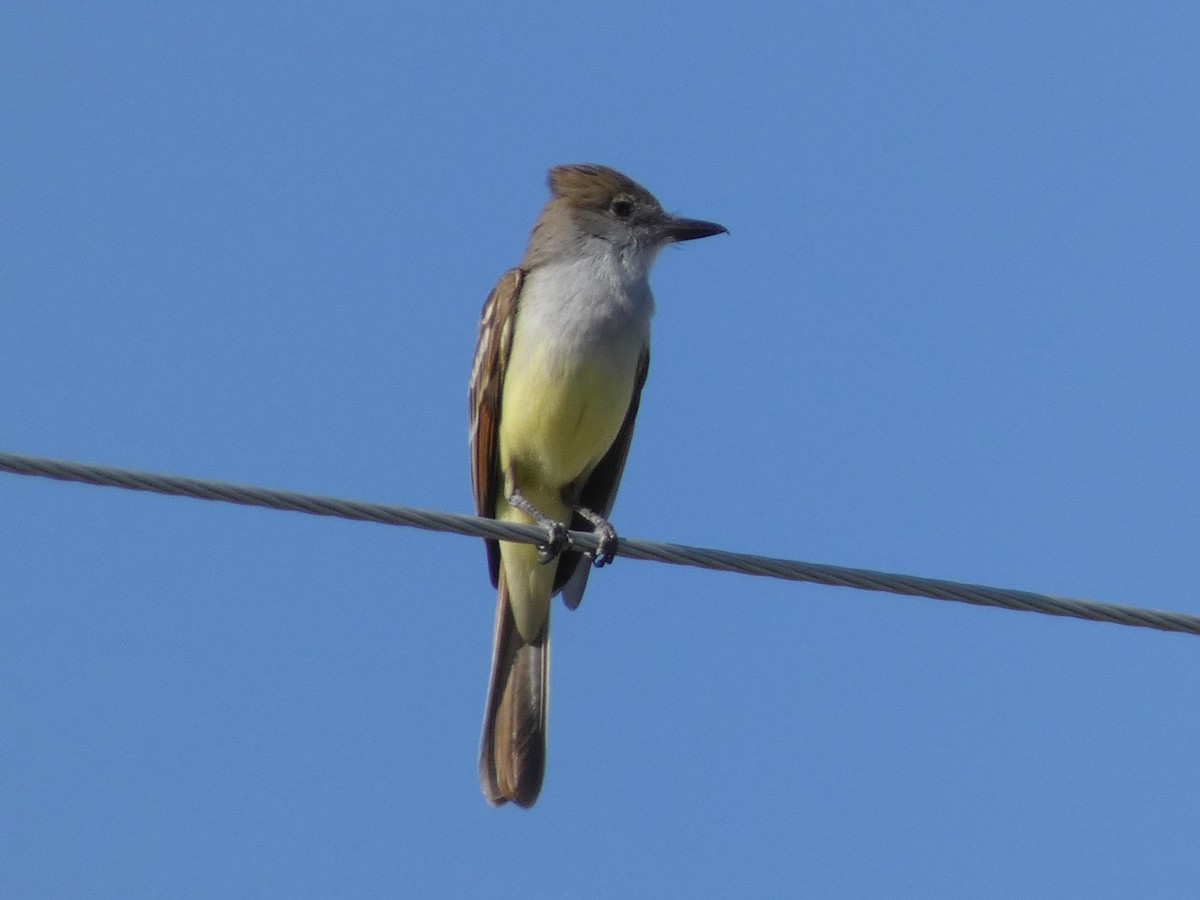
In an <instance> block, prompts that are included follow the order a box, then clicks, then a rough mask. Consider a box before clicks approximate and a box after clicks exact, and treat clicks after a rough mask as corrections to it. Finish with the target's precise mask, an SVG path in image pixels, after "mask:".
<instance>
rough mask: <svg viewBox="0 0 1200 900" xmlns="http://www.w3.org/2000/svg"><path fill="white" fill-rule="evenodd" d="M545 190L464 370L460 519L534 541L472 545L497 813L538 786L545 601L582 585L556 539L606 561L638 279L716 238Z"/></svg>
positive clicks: (644, 281)
mask: <svg viewBox="0 0 1200 900" xmlns="http://www.w3.org/2000/svg"><path fill="white" fill-rule="evenodd" d="M549 184H550V192H551V194H552V195H553V196H552V198H551V200H550V202H549V203H547V204H546V207H545V209H543V210H542V214H541V216H540V217H539V218H538V220H537V224H535V225H534V226H533V233H532V234H531V235H530V237H529V246H528V248H527V249H526V250H525V258H524V259H523V260H521V264H520V265H519V266H517V268H515V269H510V270H509V271H508V272H506V273H505V274H504V276H503V277H502V278H501V279H500V283H499V284H497V285H496V287H495V289H494V290H493V291H492V293H491V295H490V296H489V297H488V299H487V302H486V303H485V304H484V307H483V317H482V319H481V321H480V323H479V343H478V346H477V347H476V350H475V364H474V367H473V369H472V372H471V389H470V406H471V476H472V483H473V485H474V490H475V508H476V510H477V511H478V513H479V515H481V516H489V517H494V518H496V519H501V520H506V521H510V522H523V523H527V524H536V525H540V526H541V527H543V528H545V529H546V531H547V541H546V543H545V544H542V545H540V546H537V547H535V546H533V545H530V544H518V543H510V542H507V541H500V542H497V541H491V540H489V541H487V551H488V565H489V567H490V569H491V575H492V583H493V584H495V586H496V589H497V592H498V594H499V596H498V600H497V608H496V634H495V642H494V644H493V648H492V680H491V684H490V685H489V687H488V698H487V708H486V711H485V714H484V720H483V739H482V746H481V747H480V754H479V779H480V782H481V783H482V786H483V793H484V795H485V796H486V797H487V799H488V801H489V802H490V803H492V804H494V805H497V806H498V805H500V804H502V803H505V802H507V801H509V800H512V801H513V802H515V803H517V804H518V805H520V806H525V807H528V806H532V805H533V803H534V802H535V801H536V800H537V797H538V792H539V791H540V790H541V787H542V776H543V774H544V772H545V763H546V709H547V704H548V701H549V681H548V679H549V668H550V598H551V597H552V596H553V595H554V594H556V593H559V592H561V593H562V595H563V599H564V600H565V602H566V604H567V606H568V607H570V608H571V609H574V608H575V607H577V606H578V605H579V601H580V600H581V599H582V598H583V589H584V587H585V586H586V585H587V578H588V565H587V560H586V559H585V556H584V554H583V553H581V552H580V551H577V550H571V549H570V548H569V542H568V541H567V533H566V532H567V527H568V525H569V526H570V527H571V528H574V529H576V530H586V529H589V528H590V529H592V530H593V531H594V532H595V534H596V537H597V538H598V539H599V542H600V546H599V549H598V551H597V552H596V554H595V555H594V561H595V564H596V565H597V566H602V565H604V564H605V563H607V562H610V561H611V560H612V558H613V555H614V553H615V552H616V549H617V536H616V532H614V531H613V528H612V526H611V525H609V523H608V521H607V518H606V517H607V516H608V514H609V512H610V511H611V510H612V505H613V500H614V499H615V497H616V494H617V485H618V484H619V483H620V481H621V472H622V470H623V469H624V468H625V457H626V455H627V454H628V452H629V442H630V439H631V438H632V437H633V423H634V419H635V418H636V417H637V411H638V401H639V399H640V397H641V393H642V385H643V384H644V383H645V381H646V371H647V368H648V366H649V364H650V317H651V316H652V315H653V314H654V298H653V297H652V296H651V294H650V283H649V281H648V277H649V275H650V268H651V266H652V265H653V264H654V259H655V257H656V256H657V255H658V251H659V250H661V249H662V248H663V247H664V246H666V245H667V244H671V243H674V242H676V241H690V240H692V239H694V238H702V237H709V236H710V235H714V234H720V233H722V232H723V231H725V228H723V227H722V226H720V225H717V224H715V223H713V222H701V221H697V220H695V219H682V218H678V217H676V216H672V215H669V214H667V213H665V212H663V209H662V207H661V206H660V205H659V203H658V201H657V200H655V199H654V197H653V196H652V195H651V194H650V192H649V191H647V190H646V189H645V188H644V187H642V186H641V185H639V184H637V183H636V182H634V181H632V180H631V179H629V178H627V177H626V176H624V175H622V174H621V173H620V172H615V171H613V170H612V169H608V168H605V167H603V166H559V167H557V168H554V169H551V170H550V175H549Z"/></svg>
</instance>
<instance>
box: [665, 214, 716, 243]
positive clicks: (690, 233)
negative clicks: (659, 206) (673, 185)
mask: <svg viewBox="0 0 1200 900" xmlns="http://www.w3.org/2000/svg"><path fill="white" fill-rule="evenodd" d="M661 227H662V233H663V235H664V236H665V237H666V239H667V240H668V241H672V242H678V241H694V240H696V238H705V237H712V236H713V235H714V234H726V233H728V231H729V229H728V228H726V227H725V226H724V225H718V224H717V223H716V222H704V221H702V220H700V219H680V218H678V217H677V216H665V217H664V218H663V223H662V226H661Z"/></svg>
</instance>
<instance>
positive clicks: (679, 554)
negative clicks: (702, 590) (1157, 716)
mask: <svg viewBox="0 0 1200 900" xmlns="http://www.w3.org/2000/svg"><path fill="white" fill-rule="evenodd" d="M0 471H4V472H11V473H13V474H16V475H33V476H39V477H43V478H53V479H57V480H59V481H73V482H81V483H83V484H94V485H100V486H103V487H118V488H125V489H127V490H134V491H149V492H152V493H157V494H169V495H171V496H176V497H194V498H196V499H200V500H217V501H221V502H225V503H237V504H241V505H243V506H262V507H266V508H268V509H280V510H289V511H292V512H303V513H309V514H310V515H317V516H333V517H336V518H341V519H353V520H356V521H360V522H378V523H380V524H383V525H406V526H409V527H413V528H422V529H425V530H427V531H443V532H449V533H452V534H462V535H467V536H470V537H482V538H496V539H500V540H506V541H516V542H521V543H540V542H542V541H543V540H545V537H546V535H545V532H544V531H543V530H542V529H540V528H536V527H534V526H532V525H520V524H516V523H511V522H498V521H496V520H494V519H481V518H478V517H476V516H464V515H459V514H457V513H448V512H440V511H437V510H427V509H414V508H412V507H408V506H396V505H392V504H386V503H368V502H364V501H360V500H347V499H343V498H337V497H324V496H321V495H319V494H304V493H298V492H296V491H284V490H276V489H273V488H263V487H257V486H252V485H244V484H230V483H228V482H223V481H208V480H205V479H200V478H188V477H185V476H180V475H163V474H159V473H155V472H142V471H136V470H133V469H119V468H114V467H111V466H96V465H90V464H87V463H78V462H67V461H62V460H52V459H44V458H41V457H35V456H24V455H19V454H14V453H0ZM570 537H571V542H572V544H574V545H575V546H576V547H578V548H580V549H582V550H586V551H591V550H595V549H596V538H595V536H594V535H592V534H591V533H589V532H580V531H572V532H571V533H570ZM617 555H619V556H624V557H628V558H630V559H644V560H652V561H655V562H662V563H670V564H672V565H680V566H695V567H697V568H702V569H711V570H714V571H722V572H738V573H741V574H743V575H757V576H761V577H768V578H781V579H785V580H788V581H807V582H812V583H815V584H824V585H830V586H833V587H851V588H858V589H860V590H865V591H882V592H886V593H891V594H902V595H906V596H912V597H929V598H932V599H934V600H954V601H957V602H959V603H970V604H974V605H977V606H995V607H1000V608H1002V609H1012V610H1020V611H1022V612H1037V613H1042V614H1044V615H1051V616H1069V617H1072V618H1076V619H1088V620H1091V621H1095V622H1111V623H1113V624H1116V625H1130V626H1135V627H1139V628H1155V629H1158V630H1160V631H1174V632H1180V633H1183V634H1194V635H1200V616H1194V615H1188V614H1186V613H1178V612H1166V611H1160V610H1153V609H1144V608H1142V607H1137V606H1124V605H1119V604H1114V603H1100V602H1097V601H1094V600H1080V599H1075V598H1070V597H1055V596H1051V595H1048V594H1039V593H1034V592H1032V591H1018V590H1012V589H1009V588H996V587H987V586H985V585H979V584H964V583H962V582H957V581H946V580H943V579H940V578H923V577H920V576H916V575H900V574H896V573H892V572H877V571H872V570H870V569H852V568H846V567H844V566H832V565H825V564H822V563H809V562H801V561H799V560H793V559H778V558H774V557H768V556H755V555H752V554H746V553H734V552H731V551H728V550H714V549H709V548H705V547H688V546H685V545H681V544H664V543H659V542H655V541H639V540H633V539H630V538H621V541H620V547H619V550H618V554H617Z"/></svg>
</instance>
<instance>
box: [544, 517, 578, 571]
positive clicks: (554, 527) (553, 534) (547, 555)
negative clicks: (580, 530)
mask: <svg viewBox="0 0 1200 900" xmlns="http://www.w3.org/2000/svg"><path fill="white" fill-rule="evenodd" d="M541 525H542V526H543V527H544V528H545V529H546V534H547V535H548V537H549V540H547V541H546V543H544V544H538V545H537V552H538V562H540V563H541V564H542V565H546V563H548V562H552V561H553V560H555V559H557V558H558V555H559V554H560V553H562V552H563V550H565V549H566V548H567V545H568V544H569V543H571V537H570V535H568V534H567V526H566V525H564V524H563V523H562V522H555V521H554V520H553V519H551V520H549V522H548V523H547V522H542V523H541Z"/></svg>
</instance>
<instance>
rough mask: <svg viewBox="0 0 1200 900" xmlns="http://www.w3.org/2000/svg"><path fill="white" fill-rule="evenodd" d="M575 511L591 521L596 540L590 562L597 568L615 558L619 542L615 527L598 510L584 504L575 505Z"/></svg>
mask: <svg viewBox="0 0 1200 900" xmlns="http://www.w3.org/2000/svg"><path fill="white" fill-rule="evenodd" d="M575 512H577V513H579V514H580V515H581V516H583V517H584V518H585V519H587V520H588V521H589V522H591V523H592V533H593V534H595V535H596V542H597V545H596V552H595V553H593V554H591V557H592V562H593V563H594V564H595V566H596V568H597V569H599V568H600V567H601V566H607V565H608V564H609V563H610V562H612V561H613V560H614V559H615V558H616V556H617V547H618V546H619V544H620V541H619V540H618V539H617V532H616V529H614V528H613V527H612V525H611V524H609V521H608V519H606V518H604V516H602V515H600V513H598V512H592V510H590V509H588V508H587V507H586V506H576V507H575Z"/></svg>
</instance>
